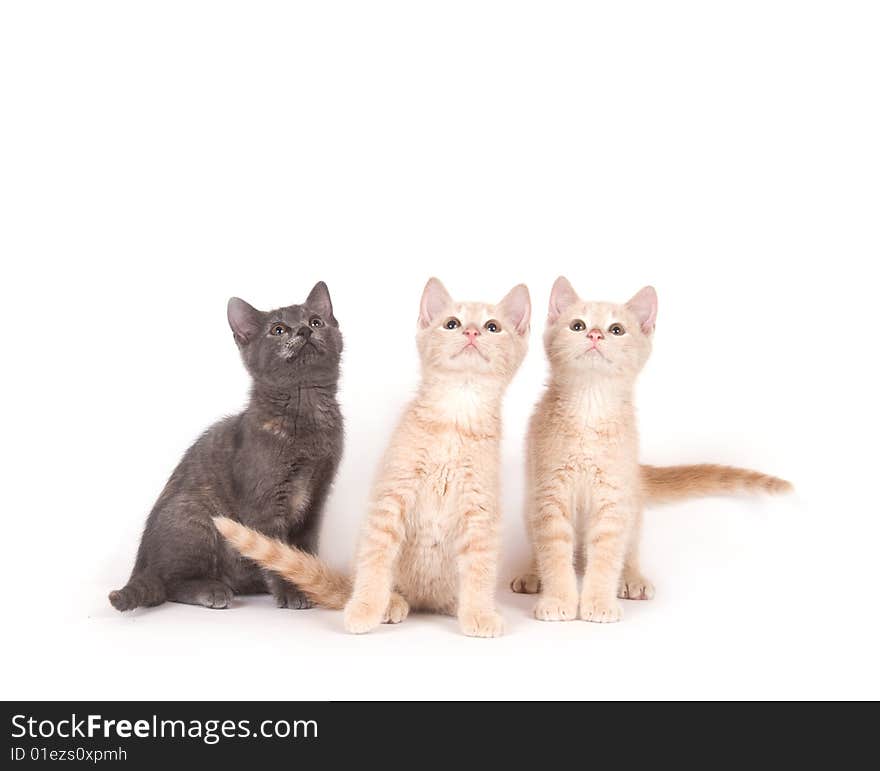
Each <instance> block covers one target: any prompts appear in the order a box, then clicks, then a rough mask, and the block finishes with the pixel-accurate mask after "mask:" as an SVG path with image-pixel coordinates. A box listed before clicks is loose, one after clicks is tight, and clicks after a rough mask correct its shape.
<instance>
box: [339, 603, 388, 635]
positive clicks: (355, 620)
mask: <svg viewBox="0 0 880 771" xmlns="http://www.w3.org/2000/svg"><path fill="white" fill-rule="evenodd" d="M384 615H385V612H384V610H383V609H382V608H381V606H380V607H379V609H378V610H376V608H375V607H373V606H371V605H368V604H367V603H365V602H361V601H360V600H349V601H348V604H347V605H346V606H345V611H344V613H343V623H344V624H345V631H346V632H351V633H352V634H364V633H365V632H369V631H370V630H371V629H375V628H376V627H377V626H379V624H380V623H382V617H383V616H384Z"/></svg>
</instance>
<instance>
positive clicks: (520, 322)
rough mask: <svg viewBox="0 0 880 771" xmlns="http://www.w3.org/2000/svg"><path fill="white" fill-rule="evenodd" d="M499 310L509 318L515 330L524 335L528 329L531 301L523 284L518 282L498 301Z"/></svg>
mask: <svg viewBox="0 0 880 771" xmlns="http://www.w3.org/2000/svg"><path fill="white" fill-rule="evenodd" d="M498 308H499V309H500V310H501V312H502V313H503V314H504V315H505V317H507V318H508V319H510V320H511V321H512V322H513V324H514V326H515V327H516V331H517V332H518V333H519V334H520V335H524V334H525V333H526V332H528V331H529V319H530V318H531V315H532V301H531V299H530V298H529V289H528V287H527V286H526V285H525V284H518V285H517V286H515V287H514V288H513V289H511V290H510V291H509V292H508V293H507V294H506V295H505V297H504V299H503V300H502V301H501V302H500V303H498Z"/></svg>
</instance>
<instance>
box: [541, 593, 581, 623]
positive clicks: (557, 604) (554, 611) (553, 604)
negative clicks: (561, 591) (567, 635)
mask: <svg viewBox="0 0 880 771" xmlns="http://www.w3.org/2000/svg"><path fill="white" fill-rule="evenodd" d="M535 618H536V619H538V621H571V620H573V619H575V618H577V600H576V599H572V600H562V599H560V598H559V597H541V598H540V599H539V600H538V601H537V602H536V603H535Z"/></svg>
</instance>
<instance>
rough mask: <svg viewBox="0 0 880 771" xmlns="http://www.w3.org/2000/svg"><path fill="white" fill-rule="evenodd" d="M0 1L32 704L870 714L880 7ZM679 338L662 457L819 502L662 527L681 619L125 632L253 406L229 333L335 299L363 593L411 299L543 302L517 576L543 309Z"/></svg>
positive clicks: (656, 545)
mask: <svg viewBox="0 0 880 771" xmlns="http://www.w3.org/2000/svg"><path fill="white" fill-rule="evenodd" d="M601 6H602V7H597V5H593V4H586V3H553V4H549V3H520V2H509V1H508V2H503V3H479V2H472V1H471V2H462V3H457V2H448V1H447V2H444V3H433V4H430V5H428V4H425V3H413V2H399V3H352V4H345V3H311V4H291V3H260V4H254V3H239V4H230V3H223V2H216V1H213V0H212V1H211V2H207V1H206V2H203V3H188V2H179V1H178V0H175V1H174V2H167V3H165V2H152V3H146V4H144V3H139V4H133V3H131V4H130V3H120V2H106V3H32V2H19V3H16V2H9V3H4V4H3V6H2V11H0V109H2V120H0V164H2V165H0V217H2V221H0V258H2V265H3V274H2V275H3V289H4V292H3V302H2V322H3V335H4V343H5V345H4V349H5V351H4V353H5V355H4V367H3V369H4V375H3V380H2V382H3V405H4V410H5V411H4V416H3V445H2V448H3V449H2V452H3V458H2V467H3V480H4V482H3V495H2V514H3V520H2V522H3V533H2V544H3V552H4V556H3V560H2V569H3V584H2V586H3V598H4V604H5V608H4V612H3V627H4V631H3V634H2V636H0V649H2V660H3V668H4V671H3V677H2V694H0V695H2V697H3V698H99V697H101V698H126V699H142V698H212V699H213V698H223V699H226V698H271V699H282V698H283V699H339V698H355V699H360V698H392V697H411V698H423V699H439V698H522V699H528V698H539V697H562V698H693V697H704V698H771V697H772V698H802V697H819V698H831V697H874V698H876V697H878V696H880V687H878V686H880V678H878V664H877V650H878V647H877V646H878V642H880V640H878V618H877V617H878V580H877V574H876V568H875V565H876V564H877V558H876V552H877V542H878V535H880V533H878V513H880V511H878V509H880V507H878V503H877V497H876V478H877V465H876V462H877V444H878V429H880V427H878V421H877V406H876V401H877V386H878V383H877V378H876V375H875V360H876V357H877V352H876V351H877V340H878V337H877V335H878V324H877V320H878V310H877V300H876V298H877V285H876V279H875V272H876V268H875V263H876V260H877V258H878V256H880V238H878V213H880V183H878V179H880V151H878V147H880V142H878V137H880V108H878V93H880V89H878V87H880V83H878V81H880V77H878V73H880V47H878V45H877V40H878V35H880V24H878V12H877V9H876V4H872V3H847V2H827V3H821V2H791V3H784V2H768V0H761V1H760V2H738V3H728V4H723V6H722V4H718V3H712V4H710V3H705V2H691V3H653V2H645V3H636V2H629V3H611V4H601ZM560 273H562V274H565V275H566V276H568V277H569V278H570V279H571V281H572V282H573V283H574V285H575V286H576V287H577V288H578V289H579V290H580V292H581V293H582V294H583V295H584V296H586V297H589V298H595V299H612V300H624V299H626V298H628V297H629V296H630V295H631V294H633V293H634V292H635V291H636V290H637V289H639V288H640V287H641V286H642V285H644V284H647V283H652V284H654V285H655V286H656V287H657V289H658V292H659V296H660V316H659V323H658V329H657V339H656V346H655V349H654V355H653V358H652V360H651V361H650V362H649V364H648V367H647V369H646V371H645V373H644V375H643V377H642V380H641V384H640V388H639V402H640V414H641V429H642V436H643V456H644V459H645V460H646V461H649V462H654V463H672V462H696V461H717V462H723V463H733V464H740V465H747V466H752V467H756V468H760V469H763V470H767V471H770V472H773V473H777V474H780V475H782V476H785V477H787V478H789V479H791V480H793V481H794V482H795V484H796V485H797V490H798V492H797V495H795V496H793V497H790V498H788V499H760V500H758V499H748V498H745V499H710V500H702V501H696V502H693V503H687V504H681V505H675V506H668V507H666V508H663V509H658V510H654V511H651V512H650V513H649V514H648V517H647V520H648V522H647V527H646V533H645V543H644V553H645V559H644V562H645V567H646V572H648V573H649V575H650V576H651V577H652V578H653V579H654V581H655V583H656V585H657V598H656V600H655V601H653V602H650V603H632V602H628V603H626V607H625V610H626V615H625V618H624V621H623V622H622V623H620V624H618V625H612V626H599V625H592V624H587V623H583V622H572V623H568V624H544V623H539V622H537V621H535V620H533V619H532V618H531V617H530V613H531V606H532V603H533V600H532V598H527V597H520V596H513V595H511V594H510V593H509V592H507V591H506V590H501V591H499V601H500V603H501V607H502V611H503V614H504V616H505V619H506V622H507V626H508V632H507V635H506V636H505V637H503V638H501V639H497V640H482V639H480V640H475V639H469V638H465V637H463V636H461V635H460V634H459V632H458V628H457V624H456V622H455V621H454V620H453V619H449V618H444V617H439V616H418V617H413V618H410V619H409V620H407V621H406V622H405V623H404V624H403V625H401V626H397V627H383V628H381V629H379V630H378V631H376V632H375V633H373V634H370V635H367V636H363V637H354V636H348V635H346V634H345V633H344V631H343V629H342V618H341V614H340V613H338V612H330V611H322V610H321V611H319V610H312V611H282V610H278V609H276V608H275V607H274V606H273V604H272V602H271V600H270V599H269V598H268V597H265V598H251V599H247V600H239V601H237V602H236V604H235V607H234V608H233V609H231V610H227V611H209V610H206V609H202V608H195V607H184V606H180V605H170V604H169V605H165V606H162V607H160V608H156V609H153V610H148V611H144V610H141V611H137V612H134V613H130V614H126V615H120V614H119V613H117V612H116V611H114V610H113V609H112V608H111V607H110V606H109V604H108V603H107V600H106V595H107V592H108V591H109V590H110V589H113V588H118V587H120V586H122V585H123V584H124V583H125V581H126V579H127V576H128V573H129V570H130V568H131V564H132V561H133V558H134V552H135V549H136V546H137V541H138V537H139V531H140V528H141V527H142V524H143V521H144V518H145V517H146V514H147V512H148V510H149V508H150V507H151V505H152V503H153V501H154V499H155V498H156V496H157V495H158V493H159V491H160V489H161V487H162V485H163V483H164V481H165V479H166V478H167V476H168V474H169V473H170V472H171V470H172V469H173V467H174V465H175V463H176V462H177V460H178V458H179V457H180V455H181V453H182V452H183V451H184V449H185V448H186V447H187V446H188V445H189V443H190V442H191V441H192V440H194V439H195V437H196V436H197V435H198V434H199V432H200V431H202V430H203V429H204V428H206V427H207V426H208V425H210V424H211V423H212V422H213V421H214V420H216V419H217V418H218V417H220V416H222V415H223V414H227V413H230V412H234V411H236V410H238V409H239V408H240V407H241V405H242V404H243V401H244V399H245V396H246V390H247V378H246V376H245V373H244V371H243V368H242V366H241V364H240V362H239V360H238V358H237V354H236V350H235V347H234V344H233V341H232V337H231V334H230V333H229V331H228V328H227V325H226V319H225V305H226V300H227V298H228V297H229V296H230V295H233V294H236V295H240V296H242V297H244V298H246V299H247V300H249V301H250V302H252V303H254V304H256V305H258V306H259V307H262V308H270V307H273V306H277V305H282V304H288V303H293V302H299V301H301V300H302V299H303V298H304V297H305V294H306V292H307V291H308V290H309V288H310V287H311V286H312V284H313V283H314V282H315V281H316V280H318V279H323V280H325V281H327V283H328V284H329V286H330V289H331V292H332V296H333V299H334V303H335V307H336V310H337V315H338V317H339V319H340V322H341V325H342V329H343V332H344V334H345V340H346V352H345V359H344V381H343V385H342V390H341V401H342V406H343V410H344V413H345V417H346V422H347V445H346V455H345V461H344V463H343V465H342V467H341V470H340V473H339V476H338V479H337V483H336V486H335V490H334V493H333V495H332V497H331V499H330V501H329V505H328V507H327V511H326V519H325V527H324V530H323V537H322V545H321V551H322V553H323V554H324V555H325V556H326V558H327V559H328V560H329V561H330V562H331V563H333V564H334V565H337V566H340V567H342V566H346V565H348V564H349V563H350V559H351V556H352V553H353V545H354V541H355V538H356V533H357V528H358V523H359V521H360V520H361V517H362V515H363V512H364V509H365V504H366V499H367V492H368V487H369V484H370V481H371V478H372V475H373V472H374V469H375V464H376V460H377V457H378V454H379V453H380V451H381V449H382V447H383V446H384V444H385V442H386V440H387V437H388V433H389V430H390V428H391V426H392V423H393V421H394V420H395V418H396V416H397V414H398V413H399V411H400V409H401V407H402V405H403V404H404V403H405V400H406V399H407V398H408V396H409V394H411V392H412V390H413V386H414V384H415V382H416V377H417V362H416V356H415V349H414V344H413V335H414V329H415V319H416V315H417V309H418V300H419V294H420V292H421V289H422V286H423V284H424V282H425V280H426V279H427V278H428V277H429V276H430V275H437V276H439V277H440V278H441V279H442V280H443V281H444V282H445V283H446V284H447V286H448V287H449V289H450V290H451V292H452V293H453V294H454V295H455V296H456V297H459V298H461V299H485V300H489V301H496V300H498V299H500V298H501V297H502V295H503V294H504V293H505V292H506V291H507V290H508V289H509V288H510V287H511V286H513V285H514V284H516V283H518V282H520V281H525V282H526V283H527V284H528V286H529V288H530V289H531V292H532V297H533V304H534V307H535V315H534V320H533V329H532V335H531V350H530V353H529V355H528V357H527V360H526V362H525V364H524V366H523V368H522V370H521V371H520V373H519V375H518V376H517V378H516V380H515V382H514V384H513V386H512V387H511V389H510V392H509V395H508V398H507V401H506V415H505V421H506V438H505V443H504V506H503V509H504V526H505V543H504V555H503V562H504V569H503V577H504V579H505V581H506V580H507V579H509V578H510V576H511V575H512V574H513V573H514V572H515V570H516V569H517V568H518V567H521V566H522V565H523V564H524V558H525V554H526V548H525V535H524V529H523V525H522V516H521V493H522V486H523V485H522V470H521V469H522V453H521V446H522V441H523V436H524V431H525V422H526V419H527V416H528V413H529V410H530V409H531V406H532V405H533V403H534V402H535V400H536V398H537V396H538V393H539V391H540V388H541V384H542V382H543V378H544V372H545V368H544V360H543V351H542V349H541V345H540V332H541V329H542V327H543V320H544V312H545V308H546V303H547V298H548V293H549V289H550V285H551V283H552V282H553V280H554V278H555V277H556V276H557V275H558V274H560Z"/></svg>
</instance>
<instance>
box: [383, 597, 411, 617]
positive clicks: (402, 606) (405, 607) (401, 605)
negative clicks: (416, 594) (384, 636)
mask: <svg viewBox="0 0 880 771" xmlns="http://www.w3.org/2000/svg"><path fill="white" fill-rule="evenodd" d="M408 615H409V603H408V602H407V601H406V600H405V599H404V598H403V597H402V596H401V595H399V594H398V593H397V592H392V593H391V600H390V601H389V603H388V608H387V609H386V610H385V617H384V618H383V619H382V623H383V624H399V623H400V622H401V621H403V619H405V618H406V617H407V616H408Z"/></svg>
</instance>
